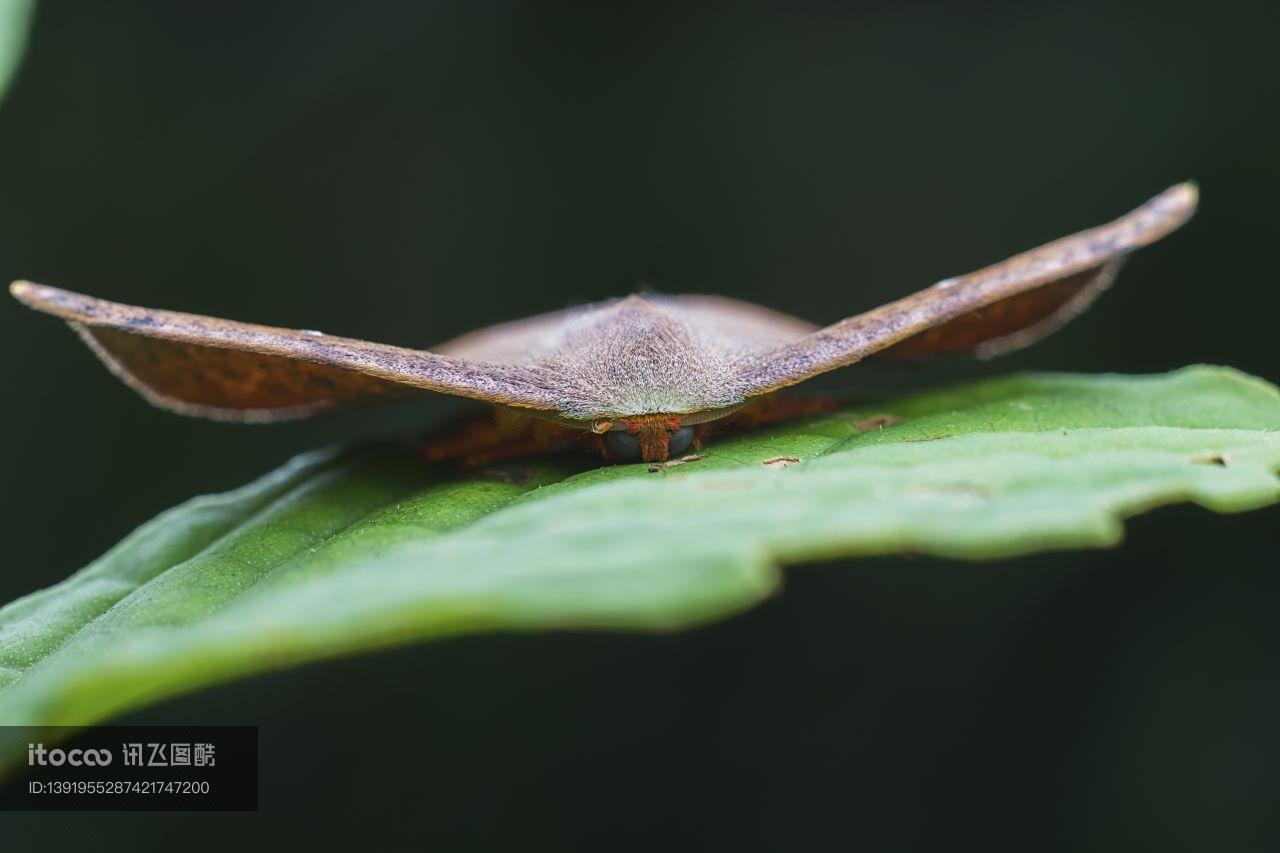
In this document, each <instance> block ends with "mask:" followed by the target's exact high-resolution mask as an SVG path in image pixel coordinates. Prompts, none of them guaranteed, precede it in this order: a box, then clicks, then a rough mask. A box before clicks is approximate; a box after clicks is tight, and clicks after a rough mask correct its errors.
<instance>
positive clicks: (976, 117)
mask: <svg viewBox="0 0 1280 853" xmlns="http://www.w3.org/2000/svg"><path fill="white" fill-rule="evenodd" d="M1270 5H1272V4H1269V3H1264V2H1259V3H1257V4H1256V5H1255V6H1252V7H1250V6H1249V5H1247V4H1243V3H1233V2H1222V3H1215V4H1204V3H1191V2H1164V3H1157V2H1152V3H1146V4H1137V3H1115V2H1104V1H1103V0H1088V1H1087V2H1076V3H1071V4H1062V5H1034V4H1028V3H1006V4H994V5H988V6H983V7H978V6H977V5H974V4H959V3H956V4H925V3H909V2H899V3H890V2H880V3H861V4H820V3H793V4H785V5H784V4H777V5H775V6H772V7H768V6H748V5H736V6H730V5H728V4H720V5H718V6H715V7H713V6H710V5H708V6H702V5H699V6H698V7H697V8H696V9H695V8H694V7H693V4H688V5H687V6H686V5H683V4H680V5H662V4H590V3H583V4H565V3H536V4H535V3H482V2H473V3H451V4H430V3H408V2H401V3H360V4H357V3H320V2H272V3H263V2H240V3H232V2H219V3H200V4H197V3H175V2H165V1H164V0H157V2H152V3H142V2H130V3H89V2H82V3H74V2H49V3H46V4H45V5H43V6H42V7H41V8H40V10H39V12H38V14H37V19H36V24H35V30H34V35H33V40H32V44H31V50H30V53H29V55H28V58H27V62H26V64H25V66H24V67H23V69H22V71H21V73H20V76H19V77H18V79H17V82H16V85H15V88H14V89H13V90H12V91H11V93H10V96H9V97H8V99H7V100H6V102H5V103H4V105H3V108H0V275H2V276H5V277H9V278H13V277H26V278H31V279H34V280H37V281H41V282H45V283H49V284H56V285H59V286H63V287H68V288H71V289H75V290H82V291H86V292H89V293H92V294H95V295H98V296H103V297H107V298H111V299H117V300H122V301H126V302H133V303H139V304H144V305H154V306H157V307H166V308H176V309H184V310H189V311H198V312H205V313H211V314H217V315H222V316H226V317H231V318H235V319H242V320H252V321H258V322H265V323H273V324H280V325H288V326H295V327H305V328H318V329H323V330H326V331H329V332H333V333H337V334H343V335H349V336H354V337H365V338H372V339H375V340H381V341H387V342H392V343H398V344H404V345H429V344H431V343H433V342H435V341H439V340H442V339H445V338H448V337H450V336H452V335H455V334H458V333H461V332H464V331H467V330H469V329H471V328H474V327H476V326H480V325H484V324H486V323H490V322H494V321H498V320H505V319H511V318H515V317H519V316H522V315H526V314H529V313H534V312H538V311H542V310H547V309H551V308H556V307H561V306H564V305H566V304H570V303H574V302H580V301H584V300H591V299H596V298H601V297H606V296H612V295H618V294H622V293H626V292H628V291H630V290H632V289H635V288H637V287H639V286H642V285H648V286H651V287H654V288H657V289H660V290H665V291H674V292H680V291H702V292H716V293H725V294H729V295H732V296H737V297H742V298H746V299H750V300H755V301H759V302H763V303H765V304H768V305H771V306H774V307H777V308H781V309H784V310H788V311H791V312H794V313H797V314H800V315H803V316H805V317H807V318H810V319H813V320H824V321H829V320H834V319H838V318H840V317H843V316H845V315H847V314H851V313H854V312H857V311H860V310H863V309H865V308H868V307H872V306H874V305H876V304H878V303H880V302H882V301H884V300H886V299H889V298H892V297H895V296H899V295H902V294H905V293H907V292H910V291H912V290H914V289H916V288H918V287H922V286H924V285H927V284H928V283H930V282H932V281H934V280H936V279H938V278H941V277H944V276H947V275H951V274H955V273H960V272H964V271H967V270H969V269H972V268H975V267H978V266H981V265H984V264H986V263H989V262H992V261H995V260H998V259H1000V258H1002V257H1004V256H1006V255H1008V254H1011V253H1013V252H1015V251H1018V250H1021V249H1024V248H1028V247H1030V246H1032V245H1035V244H1037V243H1040V242H1043V241H1045V240H1048V239H1051V238H1053V237H1057V236H1060V235H1061V234H1064V233H1067V232H1069V231H1073V230H1076V229H1079V228H1083V227H1086V226H1090V225H1094V224H1097V223H1099V222H1101V221H1104V220H1106V219H1109V218H1111V217H1112V216H1114V215H1117V214H1119V213H1121V212H1123V211H1125V210H1127V209H1129V208H1130V207H1132V206H1134V205H1136V204H1138V203H1140V202H1141V201H1143V200H1144V199H1146V198H1147V197H1148V196H1150V195H1152V194H1154V193H1155V192H1157V191H1159V190H1160V189H1163V188H1164V187H1165V186H1167V185H1169V184H1171V183H1173V182H1175V181H1178V180H1182V179H1184V178H1188V177H1194V178H1196V179H1198V180H1199V181H1200V182H1201V186H1202V191H1203V208H1202V211H1201V213H1200V215H1199V216H1198V217H1197V218H1196V219H1195V221H1194V222H1193V223H1192V224H1191V226H1190V227H1188V228H1187V229H1186V230H1185V231H1183V232H1181V233H1179V234H1177V235H1175V236H1174V237H1173V238H1171V239H1169V240H1168V241H1167V242H1166V243H1164V244H1161V245H1160V246H1158V247H1156V248H1154V249H1151V250H1148V251H1146V252H1144V253H1142V254H1140V255H1139V256H1137V257H1135V258H1134V259H1133V260H1132V261H1131V263H1130V264H1129V265H1128V267H1127V268H1126V270H1125V273H1124V274H1123V275H1122V277H1121V280H1120V284H1119V286H1118V288H1117V289H1116V290H1115V291H1114V292H1113V293H1111V294H1109V295H1108V296H1107V297H1106V298H1105V299H1104V300H1102V302H1101V303H1100V304H1099V305H1098V306H1097V307H1096V308H1095V309H1094V310H1093V311H1092V312H1091V313H1090V314H1088V315H1087V316H1085V317H1084V318H1082V319H1081V320H1079V321H1078V322H1076V323H1075V324H1073V325H1072V326H1070V327H1069V328H1068V329H1067V330H1065V331H1063V332H1062V333H1060V334H1059V335H1057V336H1056V337H1054V338H1053V339H1052V340H1050V341H1048V342H1046V343H1044V344H1042V345H1040V346H1038V347H1036V348H1034V349H1032V350H1030V351H1027V352H1025V353H1021V354H1019V355H1017V356H1014V357H1011V358H1009V359H1006V360H1004V361H1001V362H998V363H993V364H986V365H968V366H960V367H944V368H940V369H938V370H926V371H911V372H905V373H894V372H884V371H879V372H877V371H873V370H871V369H859V368H853V369H849V370H846V371H843V372H842V373H840V374H838V375H836V376H834V377H831V378H830V379H829V380H828V381H827V382H826V387H828V388H831V389H839V390H841V391H843V392H846V393H851V394H865V393H870V392H873V391H879V390H886V389H893V388H896V387H900V386H911V387H918V386H920V385H923V384H928V383H931V382H937V381H942V380H943V379H947V380H950V379H952V378H956V377H960V376H970V375H987V374H992V373H995V372H1003V371H1007V370H1012V369H1018V368H1044V369H1058V370H1086V371H1103V370H1115V371H1128V372H1140V371H1163V370H1166V369H1170V368H1173V367H1177V366H1181V365H1184V364H1187V363H1192V362H1201V361H1203V362H1214V363H1224V364H1232V365H1235V366H1237V367H1240V368H1243V369H1245V370H1249V371H1251V372H1254V373H1257V374H1260V375H1262V376H1264V377H1267V378H1269V379H1271V380H1276V379H1280V362H1278V360H1277V358H1276V355H1275V348H1276V338H1277V322H1276V321H1277V316H1278V314H1280V310H1278V309H1280V282H1278V281H1277V276H1276V275H1275V273H1274V265H1275V260H1274V247H1275V245H1276V236H1275V232H1276V229H1277V227H1280V217H1278V216H1277V213H1278V211H1277V204H1276V201H1275V199H1276V198H1277V190H1278V189H1280V184H1278V179H1280V158H1278V156H1277V155H1278V154H1280V147H1278V143H1280V138H1278V137H1280V134H1278V133H1277V118H1276V112H1275V111H1276V107H1277V100H1276V95H1277V91H1276V90H1277V86H1276V83H1277V73H1276V71H1277V66H1276V61H1275V59H1274V58H1273V55H1274V53H1275V51H1276V32H1277V23H1280V20H1277V15H1276V14H1275V13H1273V12H1270V11H1268V10H1267V7H1268V6H1270ZM0 347H3V359H2V362H0V363H2V364H3V370H4V384H5V398H6V400H7V401H8V404H7V405H6V407H5V412H6V416H5V417H4V419H3V429H4V436H3V437H4V447H5V448H6V449H5V455H4V465H5V467H4V472H5V480H4V484H5V488H4V489H3V492H2V500H3V502H4V504H3V518H4V519H5V522H4V523H5V537H4V538H5V544H6V558H5V560H4V561H3V565H4V569H3V571H0V600H8V599H11V598H13V597H16V596H18V595H20V594H22V593H25V592H28V591H30V590H32V589H35V588H37V587H41V586H45V585H48V584H50V583H53V582H55V581H57V580H58V579H60V578H62V577H64V576H65V575H67V574H68V573H69V572H71V571H72V570H73V569H75V568H76V567H78V566H80V565H82V564H83V563H85V562H87V561H88V560H90V559H92V558H93V557H94V556H96V555H97V554H99V553H100V552H101V551H103V550H104V549H105V548H106V547H108V546H109V545H111V544H112V543H113V542H115V541H116V540H117V539H118V538H120V537H121V536H122V535H123V534H124V533H125V532H127V531H128V530H130V529H132V527H133V526H135V525H136V524H138V523H139V522H141V521H143V520H145V519H146V518H148V517H150V516H151V515H152V514H154V513H156V512H157V511H159V510H161V509H163V508H165V507H167V506H170V505H172V504H174V503H177V502H179V501H181V500H183V499H185V498H187V497H189V496H191V495H193V494H195V493H199V492H208V491H215V490H222V489H226V488H229V487H232V486H235V485H238V484H240V483H242V482H244V481H245V480H247V479H249V478H251V477H252V476H255V475H257V474H258V473H261V472H263V471H265V470H267V469H269V468H270V467H271V466H273V465H275V464H277V463H278V462H280V461H282V460H284V459H285V458H287V457H288V456H289V455H291V454H292V453H294V452H296V451H300V450H303V449H306V448H310V447H314V446H317V445H320V444H324V443H327V442H329V441H332V440H337V439H342V438H347V437H355V436H364V435H370V434H388V433H398V432H404V431H407V430H413V429H417V428H419V427H420V426H422V425H423V424H426V423H428V422H431V421H432V420H434V419H437V418H439V417H441V416H442V415H443V414H444V413H445V412H446V411H449V410H451V409H452V408H453V407H454V404H452V403H450V402H448V401H443V400H432V401H426V402H423V403H420V404H415V405H408V406H404V407H401V408H399V409H396V410H394V411H382V412H374V413H360V414H352V415H346V416H342V417H338V418H333V419H329V420H326V421H323V422H319V423H314V424H297V425H285V426H276V427H269V428H266V427H254V428H250V427H233V426H226V425H219V424H212V423H205V422H199V421H189V420H183V419H180V418H177V417H174V416H172V415H168V414H165V413H162V412H159V411H155V410H152V409H150V408H148V407H147V406H146V405H144V404H143V403H141V402H140V401H139V400H138V399H136V398H135V397H134V396H133V395H132V394H131V393H130V392H129V391H127V390H126V389H125V388H123V387H122V386H121V385H120V384H119V383H117V382H115V381H114V380H112V379H110V377H109V376H108V375H107V374H106V372H105V371H104V370H102V368H101V367H99V366H98V365H97V364H95V363H94V361H93V360H92V358H91V357H90V356H89V355H88V353H87V352H85V351H84V350H83V348H82V347H81V345H80V344H79V343H78V342H76V341H75V340H74V338H73V337H72V336H71V335H70V334H68V333H67V332H66V331H65V330H64V329H62V328H61V327H60V326H59V325H58V324H56V323H54V322H52V321H50V320H48V319H46V318H42V317H39V316H37V315H35V314H31V313H29V312H27V311H25V310H23V309H21V308H20V307H19V306H18V305H17V304H16V303H9V304H4V305H0ZM671 511H672V512H679V511H680V507H678V506H673V507H671ZM1276 525H1277V514H1276V511H1275V510H1270V511H1263V512H1257V513H1253V514H1250V515H1246V516H1238V517H1215V516H1211V515H1209V514H1208V513H1206V512H1203V511H1200V510H1197V509H1194V508H1179V509H1172V510H1165V511H1161V512H1158V513H1156V514H1154V515H1153V516H1150V517H1147V518H1143V519H1140V520H1138V521H1136V522H1134V523H1133V525H1132V526H1131V535H1130V537H1129V542H1128V543H1127V544H1126V545H1125V546H1124V547H1122V548H1121V549H1119V550H1116V551H1111V552H1087V553H1070V554H1055V555H1047V556H1041V557H1035V558H1029V559H1021V560H1015V561H1008V562H1003V563H993V564H973V565H970V564H962V563H950V562H943V561H937V560H931V559H905V558H904V559H879V560H864V561H857V562H849V563H843V564H840V565H826V566H821V567H812V568H802V569H799V570H796V571H793V572H792V573H791V574H790V580H789V583H788V586H787V589H786V590H785V591H784V592H783V594H782V595H781V596H780V597H779V598H777V599H775V600H774V601H772V602H771V603H769V604H768V605H766V606H764V607H762V608H760V609H758V610H756V611H755V612H753V613H750V614H747V615H745V616H742V617H739V618H737V619H735V620H732V621H730V622H727V623H724V624H720V625H716V626H714V627H710V628H706V629H702V630H698V631H694V632H690V633H687V634H682V635H672V636H643V635H591V634H572V635H552V636H533V637H519V636H499V637H487V638H472V639H465V640H457V641H448V642H442V643H437V644H434V645H426V646H421V647H416V648H409V649H404V650H400V651H396V652H393V653H388V654H383V655H378V656H373V657H366V658H359V659H352V660H344V661H340V662H335V663H329V664H322V665H317V666H312V667H309V668H306V669H303V670H300V671H294V672H290V673H286V674H280V675H272V676H266V677H262V678H258V679H254V680H252V681H250V682H246V683H241V684H237V685H233V686H228V687H224V688H220V689H216V690H213V691H209V692H206V693H204V694H201V695H198V696H192V697H188V698H184V699H181V700H178V701H173V702H169V703H166V704H163V705H161V706H158V707H156V708H153V709H150V710H148V711H145V712H143V713H139V714H135V715H133V716H131V717H130V718H129V719H131V720H135V721H144V720H145V721H154V722H242V723H258V724H260V725H261V726H262V770H261V780H262V811H261V813H260V814H257V815H196V814H186V815H169V814H166V815H96V816H95V815H25V816H16V815H5V816H2V817H0V833H3V836H4V837H6V838H8V839H12V838H18V839H21V840H22V842H23V843H22V844H20V845H18V846H15V847H13V848H12V849H14V850H17V849H35V846H36V845H37V844H41V845H44V846H52V847H54V849H71V847H72V845H73V844H74V845H79V846H82V847H84V846H90V845H91V846H93V847H94V848H95V849H103V850H105V849H122V850H124V849H128V850H134V851H141V850H161V849H172V848H174V847H177V848H179V849H186V850H206V849H208V850H225V849H234V848H229V847H228V845H230V844H237V845H240V846H241V847H246V846H247V849H255V848H257V847H258V846H259V845H279V846H282V847H287V849H296V848H298V847H306V846H320V845H322V844H325V843H326V842H339V843H350V844H354V843H357V842H360V843H363V841H365V840H368V839H373V838H377V839H380V840H381V841H382V842H385V843H388V844H396V845H410V844H412V845H414V846H415V847H417V848H420V849H422V848H425V849H438V850H461V849H475V850H491V849H538V850H544V849H545V850H556V851H563V850H568V849H588V850H610V849H637V850H655V849H668V848H679V847H684V846H690V847H697V848H700V849H735V850H749V849H760V850H797V849H822V850H825V849H850V848H854V847H862V848H865V849H873V850H920V849H934V850H936V849H961V848H964V847H966V846H973V847H976V848H985V849H1036V850H1084V849H1087V850H1117V851H1119V850H1124V851H1130V850H1137V849H1163V850H1266V849H1272V850H1274V849H1276V848H1277V845H1280V810H1278V809H1277V801H1278V800H1280V726H1278V721H1280V678H1277V673H1278V670H1280V663H1278V662H1277V659H1276V656H1277V652H1280V623H1278V622H1277V619H1276V617H1275V612H1276V609H1277V605H1280V575H1278V574H1277V572H1276V567H1275V562H1276V541H1277V540H1276V536H1275V529H1276ZM4 846H5V847H6V848H7V847H9V846H10V845H8V844H5V845H4ZM375 849H376V847H375Z"/></svg>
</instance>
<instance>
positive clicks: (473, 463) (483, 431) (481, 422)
mask: <svg viewBox="0 0 1280 853" xmlns="http://www.w3.org/2000/svg"><path fill="white" fill-rule="evenodd" d="M595 439H596V436H594V435H591V434H590V433H585V434H584V433H582V431H580V430H573V429H568V428H566V427H562V426H559V425H558V424H554V423H551V422H550V421H545V420H542V419H541V418H534V417H529V416H528V415H522V414H519V413H517V412H512V411H509V410H507V409H496V408H495V409H489V410H487V411H482V412H476V413H474V414H472V415H467V416H464V417H461V418H458V419H455V420H453V421H451V422H450V423H447V424H445V425H444V426H442V427H440V428H439V429H436V430H433V431H432V432H430V433H428V434H427V435H426V436H425V437H424V438H423V439H422V441H421V443H420V444H419V445H418V454H419V456H420V457H421V458H422V459H423V460H424V461H426V462H457V463H458V464H460V465H462V466H464V467H467V468H475V467H479V466H481V465H488V464H489V463H491V462H497V461H500V460H504V459H514V458H517V457H521V456H539V455H542V454H546V453H553V452H555V451H559V450H565V449H569V448H573V447H583V448H593V447H594V444H595Z"/></svg>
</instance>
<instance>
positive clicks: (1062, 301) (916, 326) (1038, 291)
mask: <svg viewBox="0 0 1280 853" xmlns="http://www.w3.org/2000/svg"><path fill="white" fill-rule="evenodd" d="M1196 202H1197V192H1196V187H1195V185H1194V184H1192V183H1184V184H1178V185H1176V186H1173V187H1171V188H1169V189H1167V190H1165V191H1164V192H1163V193H1161V194H1160V195H1158V196H1156V197H1155V198H1153V199H1151V200H1150V201H1148V202H1147V203H1146V204H1144V205H1142V206H1141V207H1139V208H1138V209H1137V210H1134V211H1132V212H1130V213H1128V214H1126V215H1124V216H1122V217H1120V218H1119V219H1117V220H1115V221H1114V222H1110V223H1108V224H1106V225H1102V226H1099V227H1097V228H1093V229H1090V230H1088V231H1082V232H1080V233H1078V234H1073V235H1071V236H1070V237H1064V238H1062V239H1061V240H1055V241H1054V242H1052V243H1048V244H1046V245H1044V246H1041V247H1040V248H1038V249H1032V250H1031V251H1029V252H1024V253H1023V254H1021V255H1016V256H1014V257H1012V258H1010V259H1008V260H1006V261H1003V262H1001V263H998V264H995V265H993V266H989V267H986V268H985V269H981V270H978V271H977V272H972V273H969V274H968V275H963V276H959V277H957V278H949V279H946V280H944V281H940V282H938V283H937V284H935V285H933V286H932V287H929V288H926V289H924V290H922V291H920V292H918V293H915V294H912V295H911V296H908V297H906V298H904V299H899V300H897V301H896V302H890V303H888V304H887V305H883V306H881V307H879V308H875V309H873V310H871V311H867V312H866V313H864V314H858V315H856V316H854V317H850V318H848V319H846V320H842V321H840V322H839V323H835V324H834V325H831V326H827V327H826V328H823V329H819V330H818V331H816V332H813V333H811V334H808V335H806V336H804V337H802V338H800V339H799V340H796V341H793V342H790V343H787V344H784V345H782V346H779V347H776V348H774V349H772V350H770V351H769V352H767V353H764V354H763V355H760V356H757V357H754V358H752V359H751V360H750V361H749V362H748V363H747V364H746V365H744V368H743V374H744V375H743V377H742V382H743V387H742V389H741V393H742V395H743V396H744V397H754V396H757V395H760V394H766V393H769V392H770V391H775V390H777V389H779V388H785V387H787V386H789V385H794V384H796V383H797V382H802V381H804V380H805V379H809V378H811V377H813V376H817V375H818V374H821V373H825V372H827V371H829V370H835V369H836V368H838V367H843V366H845V365H849V364H853V363H854V362H857V361H861V360H862V359H863V358H866V357H868V356H871V355H877V356H883V357H888V358H896V359H914V358H919V357H922V356H928V355H940V354H952V353H973V354H976V355H979V356H982V357H986V356H993V355H999V354H1000V353H1003V352H1007V351H1009V350H1012V349H1017V348H1018V347H1022V346H1025V345H1027V344H1029V343H1032V342H1033V341H1036V340H1038V339H1039V338H1041V337H1043V336H1044V335H1046V334H1048V333H1049V332H1051V331H1053V330H1054V329H1056V328H1058V327H1059V326H1061V325H1062V324H1063V323H1065V322H1066V321H1067V320H1069V319H1071V318H1072V317H1074V316H1075V315H1076V314H1078V313H1079V312H1080V311H1082V310H1084V309H1085V308H1086V307H1087V306H1088V304H1089V303H1090V302H1091V301H1092V300H1093V299H1094V298H1095V297H1096V296H1097V295H1098V294H1099V293H1100V292H1101V291H1102V290H1104V289H1105V288H1106V287H1107V286H1108V285H1109V284H1110V282H1111V280H1112V278H1114V276H1115V273H1116V271H1117V270H1118V269H1119V266H1120V264H1121V262H1122V261H1123V260H1124V256H1125V255H1127V254H1128V253H1129V252H1132V251H1134V250H1135V249H1138V248H1141V247H1142V246H1146V245H1149V244H1151V243H1154V242H1155V241H1156V240H1159V239H1160V238H1162V237H1164V236H1166V235H1167V234H1169V233H1170V232H1172V231H1174V230H1176V229H1177V228H1179V227H1180V226H1181V225H1182V224H1183V223H1185V222H1186V221H1187V220H1188V219H1190V218H1191V215H1192V214H1193V213H1194V212H1195V208H1196Z"/></svg>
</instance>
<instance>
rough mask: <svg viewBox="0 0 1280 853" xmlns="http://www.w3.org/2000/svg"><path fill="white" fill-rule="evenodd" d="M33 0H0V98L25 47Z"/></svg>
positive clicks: (33, 7) (33, 8)
mask: <svg viewBox="0 0 1280 853" xmlns="http://www.w3.org/2000/svg"><path fill="white" fill-rule="evenodd" d="M35 6H36V4H35V0H0V98H3V97H4V93H5V91H7V90H8V88H9V83H10V81H11V79H12V78H13V72H14V71H16V70H17V68H18V63H19V62H20V61H21V60H22V54H23V53H24V52H25V51H26V49H27V31H28V29H29V28H30V26H31V14H32V12H34V11H35Z"/></svg>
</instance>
